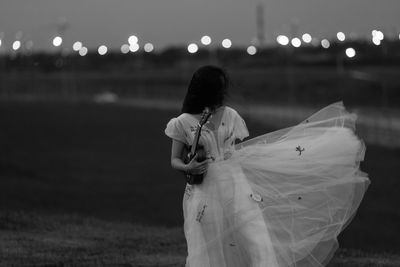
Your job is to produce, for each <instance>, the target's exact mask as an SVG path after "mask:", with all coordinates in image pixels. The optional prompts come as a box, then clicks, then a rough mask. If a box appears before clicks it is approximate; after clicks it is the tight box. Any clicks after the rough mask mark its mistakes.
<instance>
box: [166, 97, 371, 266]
mask: <svg viewBox="0 0 400 267" xmlns="http://www.w3.org/2000/svg"><path fill="white" fill-rule="evenodd" d="M355 120H356V115H355V114H350V113H348V112H347V111H346V110H345V108H344V106H343V104H342V103H341V102H338V103H334V104H332V105H330V106H327V107H326V108H324V109H322V110H320V111H319V112H317V113H315V114H314V115H313V116H311V117H309V118H308V119H307V120H305V121H304V122H302V123H300V124H298V125H296V126H293V127H289V128H285V129H281V130H278V131H275V132H272V133H268V134H265V135H261V136H258V137H255V138H252V139H250V140H247V141H245V142H242V143H240V144H238V145H236V146H235V144H234V141H235V139H236V138H238V139H241V140H242V139H243V138H245V137H247V136H248V131H247V128H246V124H245V122H244V120H243V119H242V118H241V117H240V116H239V114H238V113H237V112H236V111H235V110H234V109H232V108H230V107H227V106H226V107H224V111H223V115H222V119H221V123H220V125H219V127H218V128H217V131H214V132H213V131H212V130H211V129H209V128H208V127H207V125H205V126H204V127H203V130H202V135H201V138H200V143H201V144H203V145H204V147H205V149H206V151H207V152H208V155H209V157H210V163H209V167H208V170H207V173H206V175H205V177H204V181H203V183H202V184H200V185H188V184H187V185H186V189H185V193H184V197H183V215H184V233H185V237H186V241H187V248H188V256H187V259H186V266H187V267H206V266H207V267H235V266H237V267H247V266H263V267H265V266H268V267H275V266H285V267H286V266H307V267H309V266H325V265H326V264H327V263H328V261H329V260H330V259H331V257H332V256H333V253H334V252H335V250H336V249H337V248H338V242H337V236H338V234H339V233H340V232H341V231H342V230H343V229H344V227H345V226H346V225H347V224H348V223H349V222H350V221H351V219H352V217H353V216H354V214H355V212H356V209H357V208H358V206H359V204H360V202H361V200H362V198H363V195H364V193H365V191H366V190H367V187H368V185H369V183H370V180H369V179H368V177H367V174H366V173H363V172H361V171H360V170H359V163H360V161H362V160H363V157H364V153H365V144H364V143H363V141H362V140H360V139H359V138H358V137H357V136H356V135H355V133H354V130H355V129H354V126H355ZM197 123H198V120H197V119H196V117H194V116H193V115H190V114H187V113H183V114H181V115H180V116H179V117H177V118H173V119H171V120H170V121H169V122H168V124H167V127H166V129H165V133H166V135H167V136H169V137H171V138H173V139H176V140H179V141H181V142H183V143H185V144H192V142H193V138H194V132H195V130H196V125H197ZM182 177H183V176H182ZM182 179H183V178H182Z"/></svg>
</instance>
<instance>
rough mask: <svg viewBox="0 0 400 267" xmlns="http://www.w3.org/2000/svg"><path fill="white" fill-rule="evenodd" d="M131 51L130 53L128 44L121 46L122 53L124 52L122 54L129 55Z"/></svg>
mask: <svg viewBox="0 0 400 267" xmlns="http://www.w3.org/2000/svg"><path fill="white" fill-rule="evenodd" d="M129 51H130V49H129V45H128V44H123V45H121V52H122V54H128V53H129Z"/></svg>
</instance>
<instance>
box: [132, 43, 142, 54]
mask: <svg viewBox="0 0 400 267" xmlns="http://www.w3.org/2000/svg"><path fill="white" fill-rule="evenodd" d="M139 48H140V47H139V44H138V43H134V44H130V45H129V50H130V51H131V52H132V53H135V52H136V51H138V50H139Z"/></svg>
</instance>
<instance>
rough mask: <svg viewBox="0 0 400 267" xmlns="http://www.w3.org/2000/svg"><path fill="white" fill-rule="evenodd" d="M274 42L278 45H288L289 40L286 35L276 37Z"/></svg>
mask: <svg viewBox="0 0 400 267" xmlns="http://www.w3.org/2000/svg"><path fill="white" fill-rule="evenodd" d="M276 41H277V42H278V44H280V45H288V44H289V38H288V37H287V36H286V35H278V37H276Z"/></svg>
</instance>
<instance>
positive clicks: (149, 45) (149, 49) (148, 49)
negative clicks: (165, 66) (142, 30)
mask: <svg viewBox="0 0 400 267" xmlns="http://www.w3.org/2000/svg"><path fill="white" fill-rule="evenodd" d="M143 49H144V51H145V52H147V53H150V52H152V51H153V50H154V45H153V44H152V43H146V44H145V45H144V47H143Z"/></svg>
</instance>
